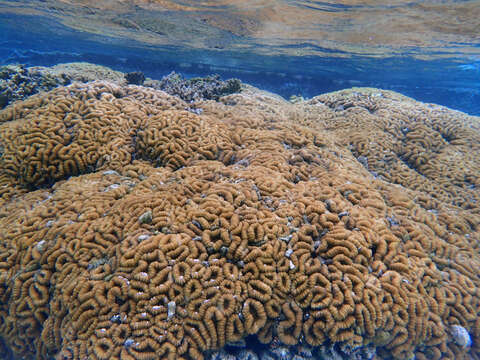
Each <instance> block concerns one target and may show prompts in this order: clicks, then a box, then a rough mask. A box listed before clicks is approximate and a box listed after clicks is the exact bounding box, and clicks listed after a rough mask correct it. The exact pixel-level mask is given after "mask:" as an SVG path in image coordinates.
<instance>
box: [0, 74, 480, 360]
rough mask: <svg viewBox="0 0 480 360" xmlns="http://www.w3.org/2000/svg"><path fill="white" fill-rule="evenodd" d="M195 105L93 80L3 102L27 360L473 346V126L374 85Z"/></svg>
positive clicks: (13, 299)
mask: <svg viewBox="0 0 480 360" xmlns="http://www.w3.org/2000/svg"><path fill="white" fill-rule="evenodd" d="M198 106H199V107H200V108H201V109H202V110H203V112H202V113H201V114H198V112H197V113H192V112H189V111H187V110H185V109H189V106H188V104H186V103H184V102H182V101H181V100H179V99H178V98H175V97H172V96H169V95H167V94H166V93H163V92H160V91H156V90H153V89H147V88H143V87H138V86H119V85H114V84H110V83H107V82H97V83H89V84H82V85H78V84H74V85H71V86H68V87H62V88H58V89H55V90H53V91H51V92H49V93H46V94H41V95H36V96H35V97H32V98H30V99H29V100H26V101H24V102H17V103H15V104H13V105H11V106H9V107H7V108H6V109H4V110H3V111H2V112H0V121H1V125H0V148H1V152H0V154H1V157H0V185H1V186H0V194H1V196H2V197H1V200H0V337H1V338H2V340H3V341H4V342H5V344H6V346H7V347H8V348H10V349H11V350H12V351H13V352H14V353H15V355H16V356H19V357H25V358H33V357H36V358H38V359H50V358H52V357H56V358H57V359H86V358H88V359H158V358H164V359H202V358H204V357H205V356H206V354H208V353H209V351H211V350H214V349H219V348H222V347H224V346H225V345H227V344H230V343H235V342H238V341H239V340H242V339H244V338H245V337H246V336H247V335H254V336H255V337H257V338H258V339H259V341H261V342H264V343H269V342H272V341H273V342H278V343H283V344H284V345H287V346H291V345H296V344H308V345H311V346H315V347H317V346H318V347H320V346H322V345H325V344H335V346H337V347H338V348H340V349H341V350H342V352H343V353H344V354H347V353H349V352H353V351H354V350H355V349H357V348H359V347H362V346H375V347H376V349H377V350H376V353H377V355H376V356H377V358H378V359H387V358H394V359H413V358H414V357H415V359H427V358H428V359H470V358H473V359H478V358H479V356H478V353H479V351H480V345H479V340H480V317H479V311H480V278H479V271H478V270H479V268H480V253H479V240H480V232H479V227H480V213H479V206H478V200H479V196H480V192H479V173H480V159H479V158H478V156H475V155H476V154H478V153H479V150H480V149H479V143H480V141H479V139H480V125H479V124H480V123H479V119H478V118H473V117H468V116H466V115H465V114H462V113H458V112H455V111H451V110H447V109H445V108H442V107H438V106H433V105H425V104H420V103H417V102H415V101H413V100H411V99H408V98H405V97H402V96H400V95H399V94H395V93H392V92H387V91H380V90H371V89H355V90H349V91H344V92H339V93H331V94H326V95H322V96H319V97H316V98H314V99H312V100H310V101H308V102H299V103H297V104H289V103H288V102H286V101H284V100H282V99H279V98H277V97H275V96H272V95H269V94H265V93H261V92H258V91H254V90H253V89H250V88H246V89H244V91H243V92H242V93H241V94H235V95H230V96H227V97H223V98H221V99H220V101H219V102H214V101H206V102H203V103H200V104H198ZM455 326H457V327H455ZM460 327H462V328H463V329H464V330H465V331H466V332H467V334H469V336H471V343H467V345H465V344H463V343H460V342H459V341H458V339H457V338H458V337H455V336H454V335H453V333H452V329H459V328H460ZM462 331H463V330H462Z"/></svg>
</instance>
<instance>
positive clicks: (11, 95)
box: [0, 62, 126, 109]
mask: <svg viewBox="0 0 480 360" xmlns="http://www.w3.org/2000/svg"><path fill="white" fill-rule="evenodd" d="M95 80H107V81H111V82H115V83H117V84H125V81H126V80H125V79H124V75H123V74H122V73H120V72H118V71H114V70H112V69H110V68H107V67H105V66H100V65H95V64H89V63H85V62H79V63H68V64H58V65H55V66H52V67H44V66H32V67H26V66H25V65H21V64H20V65H4V66H1V67H0V109H2V108H4V107H5V106H7V105H8V104H10V103H12V102H14V101H17V100H25V99H26V98H28V97H30V96H32V95H34V94H37V93H39V92H41V91H49V90H52V89H54V88H56V87H58V86H61V85H68V84H70V83H72V82H74V81H79V82H89V81H95Z"/></svg>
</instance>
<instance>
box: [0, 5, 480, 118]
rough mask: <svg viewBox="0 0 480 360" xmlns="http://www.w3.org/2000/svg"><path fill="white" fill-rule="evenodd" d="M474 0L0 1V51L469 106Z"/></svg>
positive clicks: (476, 54)
mask: <svg viewBox="0 0 480 360" xmlns="http://www.w3.org/2000/svg"><path fill="white" fill-rule="evenodd" d="M479 12H480V10H479V6H478V2H477V1H418V2H406V1H389V2H387V3H383V4H381V5H379V4H378V3H377V2H376V1H343V2H335V3H334V2H331V3H329V2H321V1H280V0H277V1H242V2H237V1H202V2H201V3H199V2H197V1H122V2H113V1H100V2H98V1H80V2H79V1H75V2H72V1H52V0H49V1H5V0H3V1H0V19H1V21H0V30H1V31H0V63H12V62H20V63H25V64H28V65H54V64H56V63H59V62H71V61H90V62H94V63H98V64H103V65H107V66H111V67H113V68H115V69H118V70H121V71H126V72H128V71H135V70H141V71H144V72H145V73H146V74H147V76H151V77H153V78H160V77H161V76H162V75H165V74H167V73H168V72H170V71H171V70H176V71H177V72H181V73H183V74H185V75H187V76H197V75H208V74H210V73H212V72H215V73H219V74H221V75H222V76H224V77H232V76H234V77H239V78H240V79H242V80H245V81H246V82H249V83H252V84H253V85H256V86H259V87H261V88H264V89H267V90H270V91H273V92H275V93H279V94H281V95H282V96H284V97H287V98H288V97H290V96H291V95H302V96H304V97H312V96H315V95H318V94H320V93H324V92H328V91H334V90H340V89H343V88H349V87H351V86H369V87H379V88H383V89H391V90H395V91H399V92H401V93H403V94H405V95H408V96H412V97H414V98H415V99H418V100H420V101H424V102H433V103H438V104H442V105H445V106H449V107H451V108H454V109H459V110H462V111H465V112H467V113H470V114H472V115H473V114H480V90H479V88H480V80H479V79H480V68H479V64H480V40H479V38H480V37H478V33H479V31H480V30H479V27H480V20H479V19H480V14H479Z"/></svg>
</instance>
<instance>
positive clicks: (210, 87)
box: [145, 71, 242, 102]
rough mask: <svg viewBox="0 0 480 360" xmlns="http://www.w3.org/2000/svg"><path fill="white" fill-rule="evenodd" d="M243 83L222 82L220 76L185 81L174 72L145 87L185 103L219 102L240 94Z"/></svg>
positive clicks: (234, 81)
mask: <svg viewBox="0 0 480 360" xmlns="http://www.w3.org/2000/svg"><path fill="white" fill-rule="evenodd" d="M241 85H242V83H241V81H240V80H238V79H228V80H226V81H222V80H220V76H219V75H212V76H207V77H204V78H192V79H184V78H183V77H182V76H181V75H180V74H177V73H175V72H174V71H172V72H171V73H170V74H168V75H167V76H164V77H163V78H162V79H161V80H148V81H146V82H145V86H150V87H153V88H155V89H157V90H163V91H165V92H167V93H168V94H171V95H175V96H178V97H180V98H181V99H182V100H184V101H188V102H192V101H200V100H218V99H219V98H220V97H222V96H225V95H230V94H233V93H238V92H240V89H241Z"/></svg>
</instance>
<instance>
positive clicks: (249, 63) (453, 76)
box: [0, 8, 480, 115]
mask: <svg viewBox="0 0 480 360" xmlns="http://www.w3.org/2000/svg"><path fill="white" fill-rule="evenodd" d="M0 10H1V8H0ZM308 46H310V47H311V46H312V45H311V44H298V47H299V48H302V47H308ZM322 50H323V52H327V51H328V49H322ZM410 51H411V55H413V54H414V53H416V52H417V51H418V49H411V50H410ZM330 55H331V56H330V57H318V56H303V57H291V56H267V55H259V54H250V53H240V52H233V51H228V50H225V49H223V50H222V51H219V50H204V49H202V50H196V49H186V48H180V47H174V46H164V47H160V46H145V45H144V44H141V43H138V42H135V41H132V40H128V41H127V40H123V39H118V38H108V37H105V36H101V35H96V34H90V33H85V32H80V31H76V30H73V29H71V28H68V27H66V26H64V25H62V24H61V23H59V22H57V21H56V20H54V19H52V18H46V17H39V16H18V15H12V14H0V64H1V65H3V64H11V63H22V64H27V65H29V66H34V65H43V66H50V65H55V64H58V63H63V62H72V61H86V62H92V63H96V64H101V65H105V66H109V67H111V68H113V69H115V70H119V71H123V72H129V71H137V70H141V71H143V72H144V73H145V74H146V75H147V76H149V77H152V78H157V79H158V78H161V77H162V76H163V75H165V74H167V73H170V72H171V71H172V70H174V71H176V72H179V73H181V74H183V75H185V76H187V77H190V76H205V75H209V74H212V73H218V74H220V75H221V76H222V77H224V78H229V77H237V78H239V79H241V80H242V81H244V82H247V83H250V84H252V85H254V86H257V87H260V88H262V89H265V90H269V91H272V92H275V93H277V94H280V95H282V96H284V97H286V98H288V97H290V96H291V95H302V96H303V97H306V98H309V97H312V96H315V95H318V94H321V93H325V92H330V91H335V90H340V89H344V88H350V87H353V86H367V87H376V88H382V89H388V90H394V91H398V92H400V93H402V94H404V95H407V96H410V97H413V98H415V99H417V100H419V101H422V102H428V103H436V104H440V105H444V106H447V107H450V108H452V109H457V110H461V111H464V112H466V113H468V114H471V115H480V59H478V58H475V57H468V56H463V57H458V58H451V59H448V60H445V59H441V60H429V61H426V60H419V59H416V58H414V57H413V56H410V55H409V54H405V56H402V57H389V58H373V57H366V56H363V57H362V56H355V55H354V56H346V55H348V54H345V53H342V52H341V51H338V50H334V51H330ZM437 55H442V54H437ZM339 56H340V57H339ZM341 56H343V57H341Z"/></svg>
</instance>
